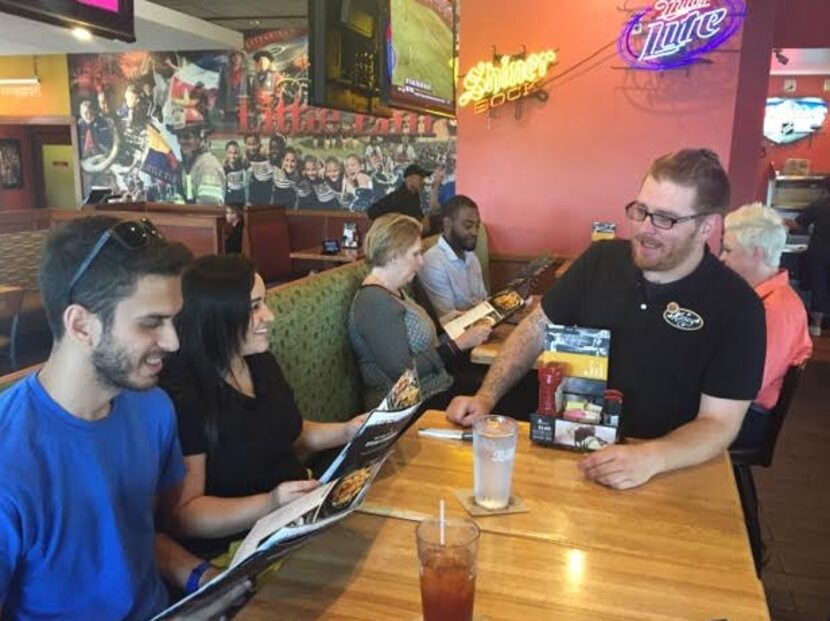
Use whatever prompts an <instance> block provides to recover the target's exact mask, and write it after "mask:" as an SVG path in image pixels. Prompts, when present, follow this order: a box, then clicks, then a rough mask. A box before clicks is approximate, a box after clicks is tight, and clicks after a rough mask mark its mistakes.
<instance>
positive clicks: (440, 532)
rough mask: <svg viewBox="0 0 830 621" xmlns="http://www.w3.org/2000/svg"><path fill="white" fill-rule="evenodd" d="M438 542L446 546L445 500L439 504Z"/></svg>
mask: <svg viewBox="0 0 830 621" xmlns="http://www.w3.org/2000/svg"><path fill="white" fill-rule="evenodd" d="M438 540H439V542H440V543H441V545H442V546H443V545H444V499H443V498H442V499H441V502H440V503H439V504H438Z"/></svg>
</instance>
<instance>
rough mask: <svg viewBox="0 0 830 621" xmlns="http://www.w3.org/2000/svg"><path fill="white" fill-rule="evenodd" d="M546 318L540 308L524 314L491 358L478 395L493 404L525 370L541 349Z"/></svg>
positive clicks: (528, 368) (526, 370) (527, 369)
mask: <svg viewBox="0 0 830 621" xmlns="http://www.w3.org/2000/svg"><path fill="white" fill-rule="evenodd" d="M547 323H548V319H547V317H546V316H545V314H544V312H542V309H541V308H540V307H537V308H536V309H535V310H534V311H533V312H532V313H531V314H530V315H528V316H527V317H526V318H525V319H524V320H523V321H522V322H521V323H520V324H519V325H518V326H517V327H516V329H515V330H514V331H513V334H511V335H510V338H508V339H507V341H506V342H505V343H504V347H502V350H501V352H500V353H499V355H498V356H497V357H496V359H495V360H494V361H493V365H492V366H491V367H490V371H489V372H488V373H487V377H485V378H484V382H482V384H481V389H480V390H479V394H481V395H483V396H485V397H487V398H489V399H491V400H492V401H493V403H495V402H496V401H498V400H499V399H501V398H502V397H503V396H504V395H505V393H506V392H507V391H508V390H510V389H511V388H512V387H513V385H514V384H515V383H516V382H518V381H519V379H520V378H521V377H522V376H523V375H524V374H525V373H527V372H528V371H529V370H530V368H531V367H532V366H533V363H534V362H535V361H536V358H538V357H539V354H540V353H541V352H542V339H543V336H544V333H545V326H546V325H547Z"/></svg>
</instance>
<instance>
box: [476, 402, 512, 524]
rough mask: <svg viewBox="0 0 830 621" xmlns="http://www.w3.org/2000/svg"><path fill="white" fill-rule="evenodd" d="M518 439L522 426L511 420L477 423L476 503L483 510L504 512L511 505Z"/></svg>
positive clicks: (485, 419)
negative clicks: (511, 485) (511, 486)
mask: <svg viewBox="0 0 830 621" xmlns="http://www.w3.org/2000/svg"><path fill="white" fill-rule="evenodd" d="M518 436H519V425H518V423H516V421H515V420H513V419H512V418H509V417H507V416H485V417H483V418H480V419H478V420H477V421H475V423H473V464H474V488H475V501H476V504H477V505H479V506H480V507H483V508H485V509H504V508H505V507H506V506H507V505H509V504H510V484H511V481H512V479H513V462H514V461H515V460H516V440H517V438H518Z"/></svg>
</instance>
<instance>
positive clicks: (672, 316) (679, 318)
mask: <svg viewBox="0 0 830 621" xmlns="http://www.w3.org/2000/svg"><path fill="white" fill-rule="evenodd" d="M663 319H665V320H666V323H667V324H669V325H670V326H671V327H673V328H677V329H678V330H686V331H687V332H694V331H695V330H700V329H701V328H702V327H703V317H701V316H700V315H698V314H697V313H696V312H694V311H693V310H689V309H688V308H682V307H681V306H680V305H679V304H678V303H677V302H669V303H668V304H667V305H666V310H664V311H663Z"/></svg>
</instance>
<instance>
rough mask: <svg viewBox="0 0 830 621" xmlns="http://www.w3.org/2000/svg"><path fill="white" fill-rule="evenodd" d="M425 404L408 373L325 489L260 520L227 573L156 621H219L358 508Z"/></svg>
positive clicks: (336, 464) (333, 469)
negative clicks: (264, 576)
mask: <svg viewBox="0 0 830 621" xmlns="http://www.w3.org/2000/svg"><path fill="white" fill-rule="evenodd" d="M420 404H421V391H420V386H419V383H418V376H417V374H416V373H415V370H414V369H408V370H406V371H405V372H404V373H403V375H401V377H400V378H398V380H397V381H396V382H395V384H394V385H393V386H392V388H391V389H390V391H389V393H388V394H387V395H386V397H385V398H384V400H383V401H382V402H381V404H380V405H379V406H378V407H377V408H376V409H375V410H373V411H372V412H370V413H369V416H368V417H367V418H366V421H365V422H364V423H363V426H362V427H361V428H360V430H358V432H357V433H356V434H355V436H354V438H352V441H351V442H349V443H348V444H347V445H346V446H345V447H344V448H343V450H341V452H340V454H339V455H338V456H337V457H336V458H335V460H334V461H333V462H332V465H331V466H330V467H329V469H328V470H327V471H326V472H325V473H324V474H323V476H322V477H320V483H321V485H320V486H319V487H317V488H316V489H314V490H312V491H311V492H309V493H307V494H304V495H303V496H301V497H299V498H297V499H296V500H294V501H292V502H290V503H288V504H287V505H284V506H282V507H280V508H278V509H277V510H275V511H273V512H272V513H269V514H268V515H266V516H263V517H262V518H260V519H259V520H258V521H257V522H256V524H254V526H253V528H251V530H250V531H249V532H248V535H247V536H246V537H245V539H244V540H243V541H242V543H241V544H240V546H239V548H238V549H237V551H236V554H235V555H234V557H233V560H232V561H231V564H230V567H229V568H228V569H227V570H226V571H225V572H223V573H222V574H220V575H219V576H217V577H216V578H214V579H213V580H211V581H210V582H208V583H207V584H205V585H204V586H203V587H202V588H201V589H199V590H198V591H196V592H195V593H193V594H192V595H190V596H188V597H186V598H185V599H182V600H180V601H179V602H177V603H176V604H175V605H173V606H172V607H170V608H168V609H167V610H165V611H164V612H162V613H161V614H159V615H157V616H156V617H154V618H153V619H152V621H162V620H173V619H177V620H181V619H208V618H213V613H212V608H213V607H217V606H218V605H219V603H222V602H223V600H225V599H228V594H229V593H231V592H232V591H233V590H234V589H237V590H239V585H241V584H243V583H244V582H245V581H246V580H247V581H250V582H251V583H253V581H254V580H255V578H256V576H257V575H258V574H260V573H262V572H263V571H264V570H266V569H268V567H269V566H271V565H272V564H273V563H274V562H275V561H277V560H279V559H280V558H281V557H283V556H285V555H286V554H288V553H289V552H290V551H292V550H293V549H295V548H297V547H298V546H300V545H302V544H303V543H305V542H306V541H307V540H308V539H309V538H311V537H312V536H314V535H315V534H317V533H319V532H321V531H322V530H324V529H326V528H328V527H330V526H332V525H333V524H335V523H336V522H338V521H340V520H342V519H343V518H344V517H346V516H347V515H349V514H350V513H352V512H353V511H354V510H355V509H357V507H358V506H360V504H361V502H363V498H364V497H365V496H366V494H367V493H368V491H369V488H370V486H371V484H372V481H373V480H374V479H375V477H376V476H377V473H378V472H379V471H380V469H381V467H382V466H383V463H384V461H385V460H386V458H387V457H388V456H389V453H390V450H391V448H392V446H393V445H394V443H395V440H397V438H398V437H399V436H400V434H401V433H402V432H403V431H404V430H405V429H406V427H407V426H408V423H409V421H410V419H411V418H412V415H413V414H414V413H415V411H416V410H417V409H418V406H419V405H420ZM248 597H250V595H248ZM242 600H243V601H242V603H241V604H238V605H236V606H235V607H234V608H232V609H225V608H224V607H221V608H216V611H215V612H216V615H217V616H218V614H219V613H222V614H224V618H226V619H228V618H231V617H230V616H228V615H229V614H230V615H231V616H232V615H233V613H234V612H235V610H238V609H239V608H241V607H242V606H243V605H244V600H245V598H244V597H243V598H242Z"/></svg>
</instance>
